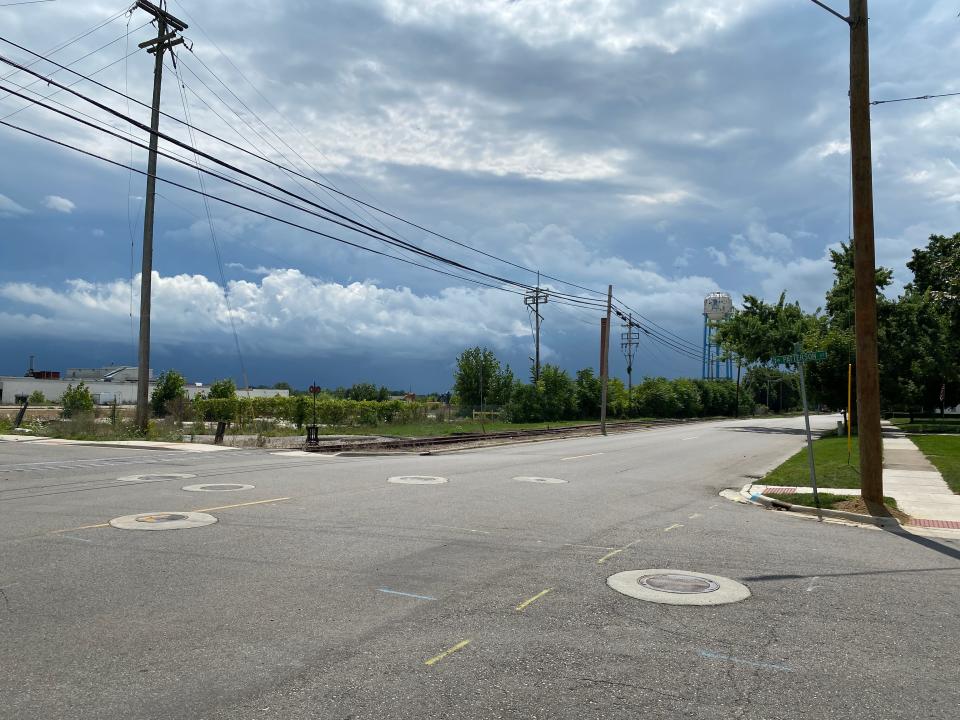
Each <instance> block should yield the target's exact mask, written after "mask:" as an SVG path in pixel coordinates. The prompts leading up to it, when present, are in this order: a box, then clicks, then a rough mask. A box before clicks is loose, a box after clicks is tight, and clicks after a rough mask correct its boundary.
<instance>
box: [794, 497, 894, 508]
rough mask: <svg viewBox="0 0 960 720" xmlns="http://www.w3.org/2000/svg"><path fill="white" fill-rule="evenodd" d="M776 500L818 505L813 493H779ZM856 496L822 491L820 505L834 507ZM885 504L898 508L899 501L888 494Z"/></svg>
mask: <svg viewBox="0 0 960 720" xmlns="http://www.w3.org/2000/svg"><path fill="white" fill-rule="evenodd" d="M775 499H776V500H780V501H782V502H785V503H790V504H791V505H806V506H807V507H816V506H817V505H816V503H815V502H814V501H813V493H794V494H793V495H777V496H776V497H775ZM855 499H856V498H855V497H854V496H853V495H831V494H830V493H820V507H822V508H826V509H828V510H829V509H832V508H833V507H834V506H835V505H838V504H839V503H842V502H846V501H847V500H855ZM883 504H884V505H886V506H887V507H891V508H894V509H896V508H897V501H896V500H894V499H893V498H892V497H887V496H886V495H885V496H884V498H883Z"/></svg>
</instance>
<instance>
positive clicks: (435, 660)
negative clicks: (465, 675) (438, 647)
mask: <svg viewBox="0 0 960 720" xmlns="http://www.w3.org/2000/svg"><path fill="white" fill-rule="evenodd" d="M469 644H470V640H461V641H460V642H458V643H457V644H456V645H454V646H453V647H452V648H448V649H446V650H444V651H443V652H442V653H440V654H439V655H435V656H434V657H432V658H430V659H429V660H427V661H425V662H424V663H423V664H424V665H436V664H437V663H438V662H440V661H441V660H443V659H444V658H445V657H447V656H448V655H453V654H454V653H455V652H457V650H463V649H464V648H465V647H466V646H467V645H469Z"/></svg>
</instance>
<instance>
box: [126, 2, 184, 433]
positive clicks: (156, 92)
mask: <svg viewBox="0 0 960 720" xmlns="http://www.w3.org/2000/svg"><path fill="white" fill-rule="evenodd" d="M161 3H162V0H161ZM137 7H138V8H140V9H141V10H144V11H146V12H148V13H150V14H151V15H153V17H154V18H155V20H156V23H157V37H155V38H154V39H153V40H147V41H146V42H142V43H140V45H139V47H140V48H141V49H142V48H148V50H147V52H148V53H152V54H153V55H154V62H153V107H152V109H151V113H150V158H149V160H148V161H147V194H146V198H145V205H144V209H143V261H142V263H141V266H140V344H139V348H138V353H137V427H138V428H139V429H140V431H141V432H146V430H147V425H148V423H149V420H150V405H149V396H148V390H149V383H150V292H151V289H150V288H151V281H152V280H153V209H154V203H155V201H156V187H157V139H158V138H157V133H158V132H159V130H160V86H161V82H162V78H163V52H164V51H165V50H169V49H170V48H172V47H174V46H175V45H179V44H180V43H182V42H183V38H182V37H179V36H178V35H177V33H178V32H183V31H184V30H186V29H187V24H186V23H184V22H183V21H181V20H179V19H177V18H176V17H174V16H173V15H171V14H170V13H168V12H167V11H166V10H164V9H163V8H161V7H158V6H156V5H154V4H153V3H151V2H147V0H137Z"/></svg>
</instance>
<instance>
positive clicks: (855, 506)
mask: <svg viewBox="0 0 960 720" xmlns="http://www.w3.org/2000/svg"><path fill="white" fill-rule="evenodd" d="M832 507H833V509H834V510H843V511H844V512H852V513H859V514H861V515H873V516H874V517H892V518H895V519H896V520H897V522H899V523H900V524H901V525H906V524H907V523H908V522H910V516H909V515H907V514H906V513H905V512H903V511H902V510H897V509H896V508H892V507H887V506H886V505H880V504H878V503H868V502H866V501H865V500H864V499H863V498H859V497H858V498H850V499H849V500H843V501H841V502H838V503H836V504H835V505H833V506H832Z"/></svg>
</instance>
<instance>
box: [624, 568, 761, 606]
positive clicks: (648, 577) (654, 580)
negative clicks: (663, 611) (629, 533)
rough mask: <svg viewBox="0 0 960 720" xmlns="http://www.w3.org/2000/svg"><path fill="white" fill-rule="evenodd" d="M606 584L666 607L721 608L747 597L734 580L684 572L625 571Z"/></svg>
mask: <svg viewBox="0 0 960 720" xmlns="http://www.w3.org/2000/svg"><path fill="white" fill-rule="evenodd" d="M607 585H609V586H610V587H611V588H612V589H614V590H616V591H617V592H619V593H622V594H624V595H627V596H629V597H632V598H636V599H637V600H646V601H647V602H655V603H664V604H667V605H724V604H726V603H734V602H739V601H741V600H746V599H747V598H748V597H750V589H749V588H748V587H747V586H746V585H743V584H742V583H738V582H737V581H736V580H731V579H730V578H725V577H721V576H719V575H710V574H709V573H702V572H687V571H686V570H671V569H651V570H627V571H626V572H620V573H617V574H616V575H611V576H610V577H608V578H607Z"/></svg>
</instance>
